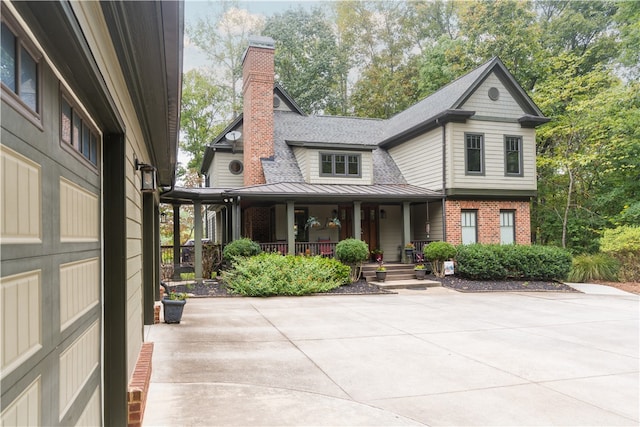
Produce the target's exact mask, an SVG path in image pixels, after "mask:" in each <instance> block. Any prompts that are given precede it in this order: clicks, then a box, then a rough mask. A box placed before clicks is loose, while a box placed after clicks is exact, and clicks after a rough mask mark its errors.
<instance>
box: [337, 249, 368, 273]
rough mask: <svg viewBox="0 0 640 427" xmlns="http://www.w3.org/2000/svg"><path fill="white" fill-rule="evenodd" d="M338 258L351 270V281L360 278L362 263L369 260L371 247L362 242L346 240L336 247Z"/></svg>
mask: <svg viewBox="0 0 640 427" xmlns="http://www.w3.org/2000/svg"><path fill="white" fill-rule="evenodd" d="M336 258H337V259H338V260H339V261H342V262H343V263H345V264H346V265H348V266H349V267H350V268H351V281H352V282H354V281H356V280H358V278H359V277H360V270H361V268H362V263H363V262H364V261H366V260H367V259H368V258H369V247H368V246H367V244H366V243H365V242H363V241H362V240H356V239H345V240H342V241H340V242H338V244H337V245H336Z"/></svg>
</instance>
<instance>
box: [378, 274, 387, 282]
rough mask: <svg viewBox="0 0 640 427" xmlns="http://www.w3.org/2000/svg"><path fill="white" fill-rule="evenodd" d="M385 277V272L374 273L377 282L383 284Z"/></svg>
mask: <svg viewBox="0 0 640 427" xmlns="http://www.w3.org/2000/svg"><path fill="white" fill-rule="evenodd" d="M386 277H387V272H386V271H376V280H377V281H378V282H384V279H386Z"/></svg>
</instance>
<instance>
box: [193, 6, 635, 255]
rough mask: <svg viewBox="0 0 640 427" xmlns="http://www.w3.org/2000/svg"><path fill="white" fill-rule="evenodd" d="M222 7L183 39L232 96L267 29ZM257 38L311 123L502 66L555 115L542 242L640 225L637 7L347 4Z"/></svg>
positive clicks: (537, 226) (303, 13)
mask: <svg viewBox="0 0 640 427" xmlns="http://www.w3.org/2000/svg"><path fill="white" fill-rule="evenodd" d="M222 9H223V10H222V12H221V14H220V18H219V20H218V21H213V22H211V23H207V22H204V21H203V22H201V23H199V24H198V26H196V27H195V28H194V29H192V30H191V31H188V33H189V35H190V37H191V38H192V39H193V41H194V42H195V43H196V44H197V45H198V46H200V47H201V48H202V49H203V50H204V51H205V52H207V54H208V55H209V57H210V58H211V61H212V63H214V64H224V67H225V68H224V69H225V72H224V73H222V75H223V76H224V77H225V81H226V82H228V84H224V85H221V86H224V88H225V89H224V90H230V91H231V92H230V93H228V94H227V95H226V96H227V97H231V98H233V97H234V96H235V95H236V94H237V82H238V81H239V76H240V74H239V70H240V61H239V58H240V57H241V54H242V52H243V51H244V49H245V47H246V38H247V35H248V33H249V32H250V30H251V31H258V32H259V31H260V30H261V29H262V28H263V27H262V22H261V21H260V20H259V19H257V20H255V19H253V18H251V19H248V18H247V19H246V20H245V21H243V23H240V22H236V21H233V20H232V19H231V17H233V16H242V13H241V11H240V10H239V9H238V8H237V7H235V8H234V7H231V5H230V4H228V3H222ZM247 16H248V15H247ZM223 18H224V19H223ZM226 22H236V24H235V26H234V25H227V26H224V25H222V24H225V23H226ZM247 23H249V25H246V24H247ZM241 24H242V25H241ZM236 27H241V29H238V28H236ZM210 33H215V35H211V34H210ZM262 34H264V35H270V36H271V37H273V38H274V39H275V41H276V48H277V51H276V70H277V74H278V80H279V82H280V83H281V84H282V85H283V86H284V87H285V88H286V89H287V90H288V91H289V92H290V93H291V95H292V96H293V97H294V99H296V101H298V102H299V103H300V105H301V106H302V108H303V109H304V110H305V111H307V112H310V113H323V112H324V113H330V114H342V115H355V116H361V117H390V116H392V115H394V114H396V113H398V112H399V111H402V110H404V109H406V108H407V107H408V106H410V105H412V104H413V103H415V102H417V101H419V100H420V99H422V98H424V97H425V96H427V95H429V94H431V93H433V92H435V91H436V90H438V89H439V88H441V87H442V86H443V85H445V84H448V83H449V82H450V81H452V80H454V79H456V78H458V77H459V76H461V75H463V74H465V73H467V72H469V71H471V70H472V69H473V68H475V67H477V66H478V65H480V64H482V63H483V62H485V61H487V60H489V59H490V58H492V57H494V56H498V57H500V58H501V60H502V61H503V62H504V63H505V65H506V66H507V68H508V69H509V70H510V71H511V72H512V73H513V74H514V76H515V77H516V80H517V81H518V82H519V83H520V84H521V85H522V86H523V88H524V89H525V91H526V92H527V93H528V94H529V95H530V96H531V97H532V99H533V100H534V101H535V102H536V103H537V105H538V106H539V107H540V108H541V110H542V112H543V113H544V114H545V115H546V116H548V117H550V118H551V119H552V121H551V122H550V123H548V124H546V125H543V126H541V127H539V128H538V137H537V155H538V159H537V166H538V196H537V197H536V198H535V199H534V200H533V209H532V230H534V234H533V236H532V238H533V240H534V242H535V243H544V244H555V245H558V246H564V247H565V248H567V249H569V250H570V251H571V252H573V253H583V252H587V253H595V252H597V251H598V238H599V237H600V236H601V235H602V232H603V230H605V229H608V228H612V227H616V226H619V225H626V224H629V225H633V224H637V221H638V217H639V215H640V214H639V212H640V198H639V197H638V194H640V180H638V179H637V177H638V176H640V173H639V172H640V171H639V170H638V164H639V162H638V160H637V159H638V158H639V155H640V130H639V129H640V87H639V85H640V84H639V83H638V77H640V2H637V1H633V0H622V1H608V0H597V1H569V0H534V1H519V0H487V1H465V2H461V1H455V0H433V1H390V0H380V1H366V0H365V1H355V0H345V1H339V2H334V3H332V7H331V8H323V9H318V8H309V7H307V8H298V9H290V10H288V11H286V12H284V13H281V14H277V15H274V16H272V17H270V18H269V19H268V20H267V21H266V23H265V25H264V31H263V33H262ZM217 83H219V82H217ZM220 93H223V92H220ZM232 105H233V107H232V108H230V109H229V111H236V112H237V111H239V109H238V107H237V106H238V105H239V103H238V102H237V100H233V102H232ZM634 221H635V223H634Z"/></svg>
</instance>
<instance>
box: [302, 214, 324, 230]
mask: <svg viewBox="0 0 640 427" xmlns="http://www.w3.org/2000/svg"><path fill="white" fill-rule="evenodd" d="M321 226H322V224H320V221H318V218H316V217H315V216H310V217H309V219H307V223H306V224H305V225H304V228H305V229H308V228H319V227H321Z"/></svg>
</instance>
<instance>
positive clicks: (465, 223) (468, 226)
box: [461, 210, 478, 245]
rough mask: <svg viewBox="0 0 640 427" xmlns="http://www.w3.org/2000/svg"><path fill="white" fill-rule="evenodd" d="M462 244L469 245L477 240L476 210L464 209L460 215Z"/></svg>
mask: <svg viewBox="0 0 640 427" xmlns="http://www.w3.org/2000/svg"><path fill="white" fill-rule="evenodd" d="M461 226H462V244H463V245H469V244H471V243H476V242H477V241H478V211H475V210H465V211H462V215H461Z"/></svg>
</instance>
